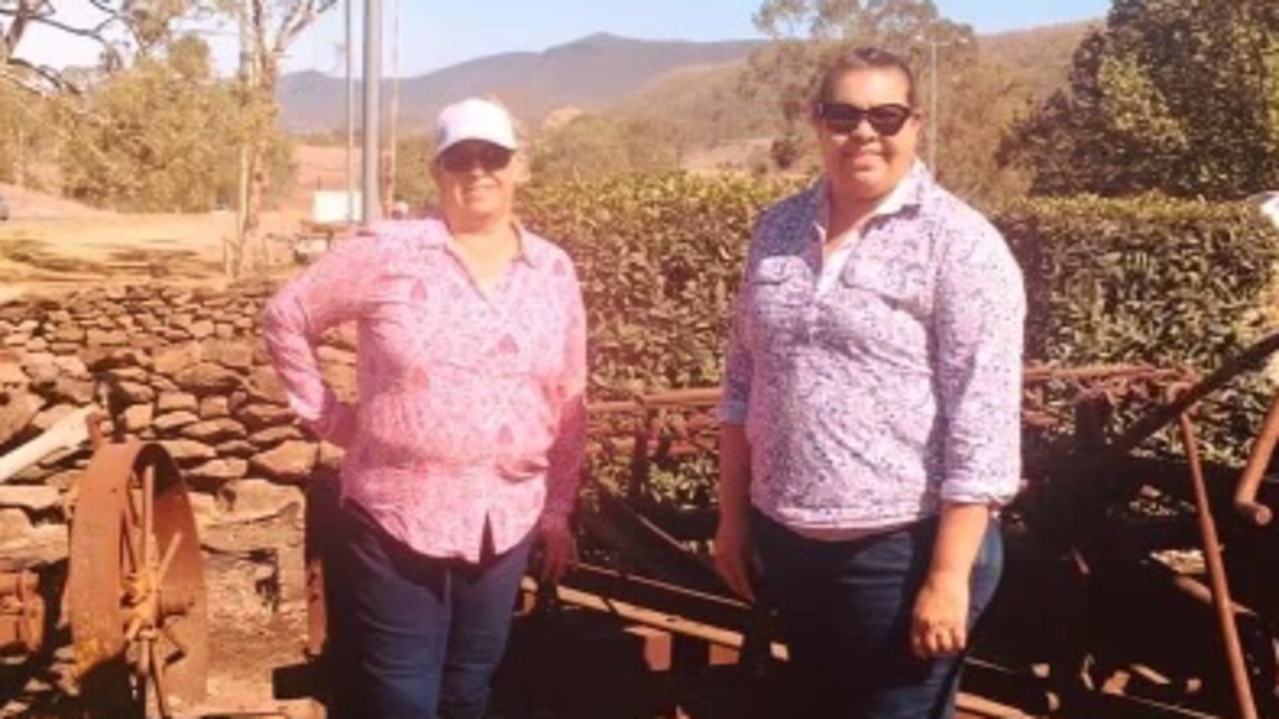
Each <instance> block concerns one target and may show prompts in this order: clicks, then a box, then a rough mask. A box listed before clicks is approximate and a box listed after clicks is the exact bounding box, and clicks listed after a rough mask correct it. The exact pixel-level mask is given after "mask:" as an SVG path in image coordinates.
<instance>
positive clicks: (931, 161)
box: [928, 40, 940, 174]
mask: <svg viewBox="0 0 1279 719" xmlns="http://www.w3.org/2000/svg"><path fill="white" fill-rule="evenodd" d="M928 46H929V48H931V54H932V60H931V71H930V72H929V73H928V76H929V83H928V84H929V87H930V92H929V94H930V95H931V97H930V98H929V104H930V105H931V106H932V107H931V108H929V110H928V126H929V130H928V170H929V171H930V172H932V173H933V174H936V173H937V145H938V144H939V140H940V138H939V137H938V136H937V41H936V40H929V41H928Z"/></svg>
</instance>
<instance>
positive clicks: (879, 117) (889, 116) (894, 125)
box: [866, 105, 910, 135]
mask: <svg viewBox="0 0 1279 719" xmlns="http://www.w3.org/2000/svg"><path fill="white" fill-rule="evenodd" d="M909 118H910V110H908V109H907V108H905V107H902V106H901V105H880V106H879V107H872V108H871V109H870V110H868V111H867V112H866V119H867V120H869V121H870V126H871V127H872V128H874V130H875V132H878V133H879V134H881V135H896V134H897V133H899V132H901V130H902V127H904V126H905V125H906V120H907V119H909Z"/></svg>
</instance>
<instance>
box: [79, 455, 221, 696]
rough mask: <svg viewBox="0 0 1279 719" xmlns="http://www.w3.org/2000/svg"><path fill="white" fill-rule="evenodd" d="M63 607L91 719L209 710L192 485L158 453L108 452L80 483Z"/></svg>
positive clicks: (203, 604)
mask: <svg viewBox="0 0 1279 719" xmlns="http://www.w3.org/2000/svg"><path fill="white" fill-rule="evenodd" d="M77 491H78V497H77V500H76V507H75V515H74V517H73V518H72V522H71V553H70V555H71V556H70V569H69V574H68V578H67V591H66V602H67V611H68V614H69V616H70V620H71V638H72V642H73V644H74V648H75V662H76V677H77V679H78V682H79V686H80V694H81V697H82V701H83V703H84V706H85V710H86V711H87V712H88V716H89V717H93V718H95V719H96V718H99V717H100V718H103V719H105V718H106V717H145V716H147V715H148V709H149V708H150V707H149V705H148V701H147V697H148V694H150V695H151V696H152V697H153V698H154V700H153V702H152V705H153V706H154V708H155V709H156V711H157V712H158V715H159V716H161V717H168V716H170V715H171V714H172V713H173V712H174V711H175V710H180V709H182V708H184V707H189V706H190V705H192V704H195V703H198V702H200V701H203V699H204V696H205V691H206V678H207V674H208V627H207V620H206V598H205V589H204V576H203V561H202V559H201V555H200V541H199V536H198V535H197V534H196V526H195V516H194V514H192V512H191V504H190V501H189V499H188V497H187V491H186V485H185V483H184V482H183V481H182V476H181V474H180V473H179V472H178V469H177V467H176V465H174V463H173V459H172V458H171V457H170V456H169V455H168V453H167V452H165V451H164V449H163V447H161V446H160V445H158V444H141V443H138V442H128V443H123V444H106V445H102V446H101V447H100V448H99V449H98V450H97V451H95V452H94V454H93V457H92V459H91V460H90V461H89V466H88V467H87V468H86V469H85V471H84V474H83V475H82V476H81V477H80V479H79V482H78V487H77Z"/></svg>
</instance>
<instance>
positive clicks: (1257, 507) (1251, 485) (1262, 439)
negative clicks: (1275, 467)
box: [1234, 394, 1279, 526]
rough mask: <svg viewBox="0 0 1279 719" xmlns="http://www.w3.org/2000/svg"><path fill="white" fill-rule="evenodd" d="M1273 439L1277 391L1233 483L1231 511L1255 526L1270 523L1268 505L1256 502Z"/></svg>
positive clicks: (1278, 437) (1278, 434)
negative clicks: (1244, 463) (1234, 483)
mask: <svg viewBox="0 0 1279 719" xmlns="http://www.w3.org/2000/svg"><path fill="white" fill-rule="evenodd" d="M1276 443H1279V394H1276V395H1275V398H1274V399H1273V400H1271V402H1270V410H1269V411H1268V412H1266V420H1265V422H1264V423H1263V424H1262V425H1261V432H1260V433H1258V435H1257V441H1256V442H1254V443H1253V445H1252V451H1251V452H1249V454H1248V463H1247V464H1246V465H1244V469H1243V474H1241V475H1240V476H1239V484H1237V485H1235V497H1234V505H1235V512H1236V513H1237V514H1238V515H1239V516H1240V517H1242V518H1243V519H1244V520H1246V521H1248V522H1251V523H1253V524H1255V525H1257V526H1265V525H1267V524H1270V520H1271V519H1273V514H1272V513H1271V511H1270V508H1269V507H1267V506H1265V505H1264V504H1258V503H1257V490H1258V489H1260V488H1261V477H1262V475H1264V474H1265V473H1266V467H1268V466H1269V465H1270V458H1271V457H1273V456H1274V453H1275V444H1276Z"/></svg>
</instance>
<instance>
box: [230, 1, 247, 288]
mask: <svg viewBox="0 0 1279 719" xmlns="http://www.w3.org/2000/svg"><path fill="white" fill-rule="evenodd" d="M237 20H238V21H239V25H240V110H241V113H242V117H241V122H253V121H254V120H253V119H252V118H250V117H249V116H248V114H249V112H251V111H252V108H253V99H252V91H253V90H252V87H253V62H254V57H255V53H254V51H253V42H252V40H251V38H250V33H249V0H243V1H242V2H241V3H240V7H239V12H238V13H237ZM251 141H252V139H251V138H249V137H245V138H244V139H243V140H242V141H241V142H240V153H239V154H240V156H239V170H238V172H237V176H236V182H237V185H236V202H235V205H236V206H235V245H234V247H228V245H227V243H226V242H223V243H222V271H223V273H224V274H225V275H226V276H228V277H234V276H237V275H239V274H240V271H241V270H242V269H243V268H244V252H245V249H246V248H245V245H246V244H247V243H248V235H249V183H250V176H251V175H252V171H253V170H252V168H251V167H250V164H251V163H250V153H249V143H250V142H251Z"/></svg>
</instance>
